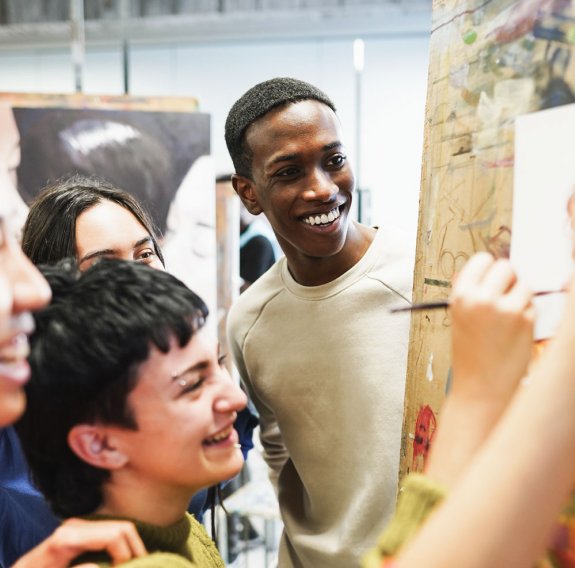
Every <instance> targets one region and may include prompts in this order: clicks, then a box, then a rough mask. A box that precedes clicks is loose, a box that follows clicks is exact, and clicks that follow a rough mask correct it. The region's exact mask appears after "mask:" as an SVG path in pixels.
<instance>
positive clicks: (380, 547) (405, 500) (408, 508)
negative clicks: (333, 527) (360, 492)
mask: <svg viewBox="0 0 575 568" xmlns="http://www.w3.org/2000/svg"><path fill="white" fill-rule="evenodd" d="M445 494H446V492H445V490H444V489H443V488H442V487H441V486H440V485H439V484H437V483H435V482H434V481H432V480H431V479H429V478H427V477H425V475H421V474H417V473H412V474H410V475H408V476H407V477H406V478H405V481H404V483H403V486H402V488H401V489H400V492H399V498H398V502H397V508H396V510H395V513H394V515H393V517H392V519H391V521H390V523H389V524H388V525H387V528H386V529H385V531H384V532H383V534H382V535H381V537H380V539H379V541H378V543H377V547H376V548H374V549H373V550H371V551H370V552H369V553H368V554H367V555H366V556H365V558H364V560H363V564H362V568H379V567H380V566H381V561H382V559H383V558H389V557H391V556H394V555H395V554H396V553H397V552H398V551H399V549H400V548H401V547H402V545H403V544H404V543H406V542H407V541H409V540H411V538H412V537H413V536H414V535H415V533H417V532H418V531H419V528H420V526H421V525H422V524H423V522H424V521H425V519H426V518H427V517H428V515H429V514H430V513H431V511H433V510H434V509H435V507H436V506H437V505H438V504H439V503H440V502H441V501H443V499H444V497H445Z"/></svg>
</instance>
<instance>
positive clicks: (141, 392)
mask: <svg viewBox="0 0 575 568" xmlns="http://www.w3.org/2000/svg"><path fill="white" fill-rule="evenodd" d="M138 377H139V378H138V382H137V384H136V386H135V387H134V389H133V390H132V391H131V393H130V395H129V396H128V404H129V405H130V408H131V409H132V412H133V414H134V417H135V421H136V423H137V425H138V428H137V430H130V429H125V428H118V427H113V426H109V427H106V429H107V431H108V436H109V437H110V439H113V440H114V444H115V447H117V448H118V449H119V451H120V452H121V453H122V454H123V455H124V456H126V460H127V461H126V470H128V471H130V472H132V475H133V478H134V479H135V480H137V481H136V482H135V483H138V484H145V487H146V489H147V490H148V491H149V494H150V495H151V494H153V493H152V491H158V490H163V491H164V494H166V491H168V492H169V493H170V494H176V495H177V494H179V495H180V497H181V498H182V499H183V500H185V503H187V499H189V496H190V495H191V494H192V493H195V492H196V491H198V490H199V489H201V488H204V487H208V486H210V485H213V484H215V483H218V482H220V481H222V480H224V479H230V478H232V477H234V476H235V475H236V474H237V473H238V472H239V471H240V469H241V467H242V465H243V463H244V460H243V456H242V453H241V451H240V450H239V449H238V448H237V447H236V444H237V443H238V435H237V432H236V430H235V429H234V427H233V424H234V421H235V419H236V416H237V413H238V412H239V411H240V410H241V409H242V408H244V407H245V405H246V403H247V399H246V395H245V394H244V393H243V391H242V390H241V389H240V387H239V385H237V384H236V383H235V382H234V381H233V380H232V379H231V377H230V375H229V373H228V372H227V370H226V368H225V366H224V365H223V362H222V361H221V360H219V358H218V343H217V341H216V339H215V338H212V337H211V335H210V334H209V331H207V330H205V329H202V330H200V331H199V332H197V333H196V334H194V336H193V337H192V338H191V340H190V341H189V342H188V344H187V345H185V346H184V347H179V346H178V344H177V343H176V341H175V340H172V342H171V349H170V351H169V352H168V353H162V352H160V351H159V350H158V349H156V348H151V350H150V356H149V357H148V359H147V360H146V362H145V363H144V364H142V365H141V366H140V367H139V370H138Z"/></svg>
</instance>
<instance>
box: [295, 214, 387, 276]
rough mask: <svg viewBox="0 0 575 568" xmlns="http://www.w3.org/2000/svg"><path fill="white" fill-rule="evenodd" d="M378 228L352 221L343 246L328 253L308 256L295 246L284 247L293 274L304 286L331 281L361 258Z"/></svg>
mask: <svg viewBox="0 0 575 568" xmlns="http://www.w3.org/2000/svg"><path fill="white" fill-rule="evenodd" d="M376 232H377V230H376V229H374V228H372V227H367V226H366V225H361V224H360V223H355V222H352V223H350V226H349V229H348V232H347V236H346V240H345V244H344V245H343V248H342V249H341V250H340V251H339V252H338V253H337V254H335V255H333V256H329V257H313V256H307V255H303V254H301V253H299V252H298V251H295V250H294V251H290V250H287V251H284V253H285V255H286V259H287V264H288V268H289V271H290V274H291V275H292V277H293V279H294V280H295V281H296V282H297V283H298V284H301V285H302V286H320V285H321V284H327V283H328V282H332V281H333V280H335V279H336V278H339V277H340V276H341V275H342V274H344V273H346V272H347V271H348V270H349V269H350V268H352V267H353V266H355V265H356V264H357V263H358V262H359V261H360V260H361V258H362V257H363V255H364V254H365V253H366V252H367V249H368V248H369V246H370V245H371V243H372V241H373V239H374V238H375V235H376Z"/></svg>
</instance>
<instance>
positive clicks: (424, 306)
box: [389, 288, 567, 314]
mask: <svg viewBox="0 0 575 568" xmlns="http://www.w3.org/2000/svg"><path fill="white" fill-rule="evenodd" d="M563 292H567V290H566V289H565V288H563V289H561V290H542V291H540V292H534V293H533V296H547V295H549V294H561V293H563ZM448 307H449V299H446V300H437V301H435V302H421V303H420V304H411V305H409V306H398V307H396V308H389V312H390V313H391V314H397V313H399V312H417V311H420V310H436V309H437V308H448Z"/></svg>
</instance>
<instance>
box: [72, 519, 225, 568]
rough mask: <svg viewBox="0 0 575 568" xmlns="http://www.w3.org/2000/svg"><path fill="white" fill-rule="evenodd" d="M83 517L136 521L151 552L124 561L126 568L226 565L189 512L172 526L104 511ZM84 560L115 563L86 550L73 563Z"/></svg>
mask: <svg viewBox="0 0 575 568" xmlns="http://www.w3.org/2000/svg"><path fill="white" fill-rule="evenodd" d="M84 518H85V519H86V520H91V521H93V520H96V521H97V520H130V521H132V522H133V523H134V524H135V526H136V529H137V530H138V533H139V534H140V537H141V538H142V540H143V541H144V546H145V547H146V550H147V551H148V553H149V554H148V556H145V557H143V558H136V559H134V560H131V561H129V562H126V563H124V564H122V565H121V566H125V567H126V568H224V566H225V565H224V562H223V560H222V558H221V556H220V555H219V553H218V550H217V548H216V547H215V545H214V543H213V541H212V540H211V539H210V537H209V536H208V534H207V532H206V530H205V529H204V527H203V526H202V525H201V524H200V523H198V521H196V519H194V517H193V516H192V515H190V514H188V513H186V515H185V517H183V518H182V519H181V520H180V521H178V522H177V523H175V524H173V525H171V526H169V527H159V526H156V525H150V524H147V523H142V522H139V521H134V520H133V519H120V518H118V517H111V516H105V515H90V516H87V517H84ZM82 562H94V563H96V564H98V566H101V567H102V568H108V567H111V566H112V563H111V560H110V557H109V556H108V555H107V554H106V553H102V552H100V553H87V554H83V555H82V556H80V557H78V558H77V559H76V560H75V561H74V563H73V565H76V564H81V563H82Z"/></svg>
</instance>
